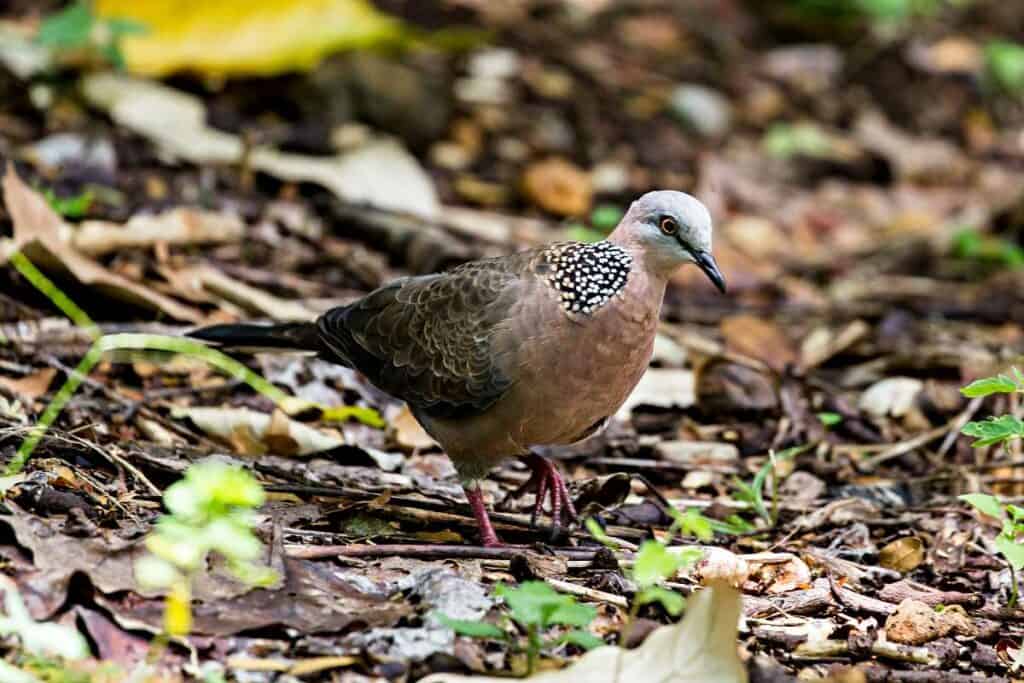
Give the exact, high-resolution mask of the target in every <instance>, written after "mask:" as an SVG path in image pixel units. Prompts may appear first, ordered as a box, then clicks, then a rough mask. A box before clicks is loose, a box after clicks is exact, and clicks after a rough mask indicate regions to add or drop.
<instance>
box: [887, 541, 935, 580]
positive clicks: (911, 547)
mask: <svg viewBox="0 0 1024 683" xmlns="http://www.w3.org/2000/svg"><path fill="white" fill-rule="evenodd" d="M922 562H924V543H923V542H922V541H921V539H920V538H918V537H917V536H905V537H903V538H899V539H896V540H895V541H893V542H892V543H889V544H887V545H886V546H885V547H883V548H882V549H881V550H880V551H879V552H878V564H880V565H882V566H883V567H885V568H886V569H895V570H896V571H898V572H902V573H904V574H906V573H907V572H910V571H913V570H915V569H917V568H918V567H919V566H920V564H921V563H922Z"/></svg>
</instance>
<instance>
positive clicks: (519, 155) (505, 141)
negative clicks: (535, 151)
mask: <svg viewBox="0 0 1024 683" xmlns="http://www.w3.org/2000/svg"><path fill="white" fill-rule="evenodd" d="M494 151H495V152H497V154H498V157H499V158H500V159H502V160H504V161H510V162H512V163H522V162H524V161H526V160H527V159H528V158H529V157H530V148H529V146H528V145H527V144H526V143H525V142H523V141H522V140H520V139H519V138H501V139H500V140H498V142H497V143H496V144H495V147H494Z"/></svg>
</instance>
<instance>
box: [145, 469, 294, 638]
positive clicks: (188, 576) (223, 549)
mask: <svg viewBox="0 0 1024 683" xmlns="http://www.w3.org/2000/svg"><path fill="white" fill-rule="evenodd" d="M265 497H266V496H265V494H264V492H263V487H262V486H260V484H259V482H257V481H256V479H255V478H254V477H253V476H252V475H251V474H249V473H248V472H247V471H245V470H244V469H242V468H240V467H235V466H232V465H228V464H226V463H222V462H216V461H206V462H200V463H196V464H194V465H191V466H190V467H189V468H188V469H187V470H186V471H185V476H184V478H182V479H181V480H179V481H177V482H175V483H174V484H172V485H171V486H170V487H168V488H167V490H166V491H165V492H164V496H163V500H164V506H165V507H166V508H167V511H168V514H165V515H163V516H161V517H160V520H159V521H158V522H157V524H156V526H155V528H154V529H153V531H152V533H150V535H149V536H148V537H147V538H146V549H147V550H148V551H149V553H150V554H148V555H146V556H144V557H142V558H140V559H139V560H138V562H136V564H135V576H136V578H137V579H138V581H139V583H140V584H141V585H142V586H144V587H146V588H159V589H167V590H168V593H167V597H166V601H165V605H164V630H165V632H166V633H167V634H169V635H184V634H187V633H188V632H189V630H191V623H192V580H193V578H194V577H195V576H196V575H197V574H198V573H199V572H200V571H202V570H203V569H204V568H205V566H206V558H207V556H208V555H209V554H210V553H211V552H216V553H217V554H218V555H220V556H221V557H223V558H224V560H225V561H226V564H227V568H228V570H229V571H230V572H231V573H232V574H233V575H234V576H235V577H236V578H237V579H238V580H240V581H242V582H244V583H247V584H249V585H253V586H266V585H269V584H271V583H273V582H274V581H276V580H277V573H276V572H275V571H273V570H272V569H270V568H268V567H264V566H263V565H262V564H259V563H258V562H257V559H258V558H259V557H260V555H261V553H262V552H263V546H262V544H261V543H260V541H259V539H258V538H256V535H255V534H254V533H253V530H252V528H253V524H254V521H255V520H254V515H253V511H254V510H255V509H256V508H258V507H259V506H260V505H262V504H263V501H264V499H265Z"/></svg>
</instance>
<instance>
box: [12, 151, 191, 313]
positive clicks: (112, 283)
mask: <svg viewBox="0 0 1024 683" xmlns="http://www.w3.org/2000/svg"><path fill="white" fill-rule="evenodd" d="M3 194H4V203H5V204H6V205H7V211H8V212H9V213H10V215H11V220H12V221H13V223H14V238H13V242H9V243H8V245H7V248H4V244H3V243H2V242H0V264H3V263H5V262H6V261H7V260H8V259H9V258H10V256H11V254H12V253H14V252H15V251H18V250H21V251H23V252H24V253H25V255H26V256H27V257H28V258H29V259H30V260H31V261H32V262H33V263H34V264H35V265H36V266H37V267H39V268H44V269H45V268H49V269H64V270H67V271H68V272H70V273H71V275H72V276H73V277H74V278H75V279H77V280H78V281H79V282H81V283H82V284H84V285H93V286H95V287H96V288H97V289H99V290H102V291H103V292H105V293H107V294H109V295H111V296H113V297H115V298H118V299H123V300H126V301H130V302H132V303H135V304H139V305H143V306H146V307H148V308H152V309H156V310H158V311H162V312H163V313H165V314H167V315H169V316H170V317H172V318H175V319H176V320H186V321H189V322H195V323H198V322H201V321H202V320H203V315H202V313H200V312H199V311H197V310H196V309H194V308H190V307H188V306H185V305H183V304H180V303H178V302H177V301H175V300H174V299H171V298H170V297H166V296H164V295H162V294H158V293H156V292H154V291H153V290H152V289H150V288H148V287H146V286H145V285H143V284H140V283H138V282H134V281H133V280H129V279H128V278H126V277H123V276H121V275H117V274H115V273H112V272H110V271H109V270H107V269H106V268H104V267H103V266H101V265H100V264H98V263H96V262H95V261H93V260H92V259H90V258H89V257H87V256H83V255H82V254H80V253H78V252H77V251H76V250H75V249H74V248H73V247H71V246H70V245H69V244H67V243H66V242H65V241H64V239H63V238H62V237H61V235H62V234H64V233H65V232H67V231H70V228H69V227H68V226H67V224H66V223H65V222H64V220H63V219H62V218H61V217H60V216H58V215H57V214H56V213H55V212H54V211H53V209H51V208H50V206H49V204H47V203H46V200H45V199H44V198H43V197H42V196H41V195H40V194H39V193H38V192H35V191H34V190H32V189H31V188H29V187H28V186H27V185H26V184H25V183H24V182H23V181H22V180H21V178H19V177H18V174H17V173H16V172H15V171H14V167H13V165H9V166H8V167H7V174H6V175H5V176H4V179H3Z"/></svg>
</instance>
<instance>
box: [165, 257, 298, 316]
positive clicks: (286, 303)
mask: <svg viewBox="0 0 1024 683" xmlns="http://www.w3.org/2000/svg"><path fill="white" fill-rule="evenodd" d="M178 275H179V276H180V277H183V278H187V279H189V280H191V281H192V282H193V283H195V284H196V285H198V286H199V287H201V288H202V290H203V291H204V292H205V293H209V294H213V295H216V296H217V297H219V298H221V299H224V300H227V301H229V302H231V303H233V304H235V305H237V306H241V307H242V308H245V309H246V310H249V311H253V312H255V313H258V314H260V315H263V316H266V317H268V318H272V319H273V320H279V321H284V322H305V321H308V320H312V319H314V318H315V317H316V316H317V312H316V311H314V310H312V309H310V308H307V307H306V305H305V304H303V303H302V302H301V301H296V300H291V299H282V298H281V297H278V296H274V295H273V294H270V293H268V292H265V291H263V290H261V289H257V288H256V287H253V286H251V285H248V284H246V283H244V282H241V281H239V280H236V279H235V278H233V277H230V276H228V275H225V274H224V273H222V272H220V271H219V270H217V269H215V268H211V267H210V266H196V267H195V268H189V269H185V270H181V271H178Z"/></svg>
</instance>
